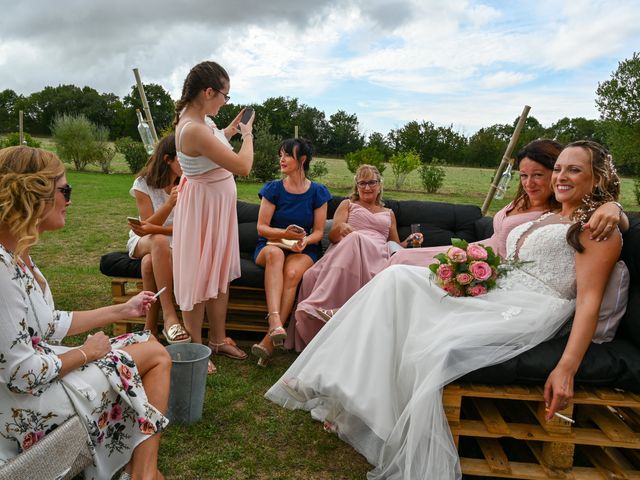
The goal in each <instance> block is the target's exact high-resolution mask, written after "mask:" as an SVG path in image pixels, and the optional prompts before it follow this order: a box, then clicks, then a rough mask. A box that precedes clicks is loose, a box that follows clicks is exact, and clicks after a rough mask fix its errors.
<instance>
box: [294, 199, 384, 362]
mask: <svg viewBox="0 0 640 480" xmlns="http://www.w3.org/2000/svg"><path fill="white" fill-rule="evenodd" d="M348 222H349V225H351V226H352V227H353V229H354V230H355V231H354V232H352V233H350V234H349V235H347V236H346V237H344V238H343V239H342V240H340V242H338V243H336V244H333V245H331V247H329V249H328V250H327V253H326V254H325V255H324V256H323V257H322V258H321V259H320V260H319V261H318V262H317V263H316V264H315V265H314V266H313V267H311V268H310V269H309V270H307V271H306V272H305V273H304V276H303V277H302V282H301V284H300V291H299V293H298V306H297V309H296V311H295V318H294V319H293V321H291V322H290V324H289V332H292V331H293V335H289V336H288V337H287V343H286V344H285V347H286V348H295V349H296V351H298V352H301V351H302V350H303V349H304V348H305V347H306V346H307V344H308V343H309V342H310V341H311V340H312V339H313V337H314V336H315V335H316V333H318V332H319V331H320V329H321V328H322V327H323V326H324V324H325V321H324V320H323V319H322V318H320V317H319V316H318V313H317V312H316V308H317V307H321V308H339V307H341V306H342V305H343V304H344V303H346V301H347V300H349V298H351V296H352V295H353V294H354V293H356V292H357V291H358V290H360V288H362V287H363V286H364V285H365V284H366V283H367V282H368V281H369V280H371V279H372V278H373V276H374V275H375V274H376V273H378V272H379V271H380V270H381V269H382V268H383V267H384V265H385V264H386V261H387V259H388V258H389V251H388V248H387V241H388V239H389V230H390V228H391V212H390V210H385V211H384V212H378V213H372V212H370V211H369V210H367V209H366V208H364V207H362V206H360V205H358V204H356V203H350V204H349V217H348Z"/></svg>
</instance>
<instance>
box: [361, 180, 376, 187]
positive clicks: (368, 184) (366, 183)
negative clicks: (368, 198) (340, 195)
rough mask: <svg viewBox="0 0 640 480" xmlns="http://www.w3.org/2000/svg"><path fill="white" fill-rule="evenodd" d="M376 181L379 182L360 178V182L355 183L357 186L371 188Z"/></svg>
mask: <svg viewBox="0 0 640 480" xmlns="http://www.w3.org/2000/svg"><path fill="white" fill-rule="evenodd" d="M378 183H380V181H379V180H362V181H360V182H356V185H358V187H360V188H365V187H369V188H373V187H375V186H376V185H378Z"/></svg>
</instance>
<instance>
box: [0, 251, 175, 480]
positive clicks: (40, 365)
mask: <svg viewBox="0 0 640 480" xmlns="http://www.w3.org/2000/svg"><path fill="white" fill-rule="evenodd" d="M33 270H34V271H35V273H36V276H37V277H38V280H39V281H37V280H36V278H34V276H33V275H32V273H31V271H30V270H29V269H27V268H25V267H24V266H21V264H20V263H17V262H16V261H15V260H14V257H13V255H12V254H11V253H10V252H9V251H7V250H6V249H5V248H4V247H3V246H2V245H0V331H1V334H0V383H1V385H0V463H2V462H5V461H7V460H9V459H11V458H12V457H14V456H16V455H17V454H19V453H20V452H22V451H24V450H27V449H29V448H30V447H32V446H33V445H34V444H35V443H36V442H38V441H39V440H40V439H42V437H43V436H45V435H47V433H49V432H51V431H52V430H54V429H55V428H56V427H57V426H58V425H60V424H62V423H63V422H64V421H65V420H67V419H68V418H69V417H71V416H72V415H75V414H77V415H78V416H79V417H80V418H81V419H82V420H83V421H84V424H85V426H86V428H87V433H88V437H87V439H88V441H89V440H90V442H91V445H90V446H91V450H92V453H93V465H91V466H89V467H88V468H87V469H86V470H85V472H84V474H85V478H86V479H109V478H111V477H112V476H113V474H114V473H115V472H116V471H117V470H119V469H120V468H122V467H123V466H124V465H125V464H126V463H127V462H128V461H129V459H130V457H131V454H132V452H133V449H134V448H135V447H136V445H138V444H139V443H140V442H142V441H144V440H145V439H147V438H149V437H150V436H151V435H153V434H155V433H158V432H160V431H161V430H162V429H164V427H165V426H166V425H167V423H168V420H167V419H166V418H165V417H164V416H163V415H162V414H161V413H160V412H159V411H158V410H156V408H155V407H153V406H152V405H151V404H150V403H149V402H148V400H147V396H146V394H145V391H144V388H143V385H142V379H141V377H140V374H139V373H138V370H137V367H136V365H135V363H134V361H133V359H132V358H131V356H130V355H129V354H127V353H126V352H124V351H123V350H120V349H121V348H122V347H124V346H126V345H131V344H133V343H140V342H145V341H147V340H148V338H149V334H148V332H143V333H132V334H126V335H121V336H119V337H117V338H113V339H111V344H112V347H113V350H112V351H111V352H110V353H109V354H107V355H106V356H105V357H103V358H101V359H99V360H97V361H95V362H91V363H89V364H87V365H85V366H83V367H81V368H79V369H76V370H73V371H72V372H69V373H68V374H67V375H65V376H64V377H63V378H62V379H61V378H59V377H58V374H59V371H60V368H61V366H62V362H61V361H60V358H59V357H58V355H60V354H62V353H64V352H66V351H68V350H70V348H68V347H64V346H61V345H58V344H57V343H58V342H59V341H60V340H62V339H63V338H64V337H65V335H66V334H67V331H68V330H69V326H70V325H71V318H72V313H71V312H63V311H58V310H55V308H54V304H53V298H52V296H51V291H50V289H49V286H48V285H47V283H46V280H44V277H42V274H41V273H40V271H39V270H38V269H37V268H36V267H35V266H34V267H33Z"/></svg>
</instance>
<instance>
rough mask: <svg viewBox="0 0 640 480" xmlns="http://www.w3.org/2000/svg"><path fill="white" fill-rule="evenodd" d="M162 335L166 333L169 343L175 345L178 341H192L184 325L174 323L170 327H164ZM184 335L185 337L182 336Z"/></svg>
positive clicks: (165, 336)
mask: <svg viewBox="0 0 640 480" xmlns="http://www.w3.org/2000/svg"><path fill="white" fill-rule="evenodd" d="M162 335H164V338H165V340H166V341H167V343H169V344H171V345H174V344H176V343H190V342H191V336H190V335H189V332H187V331H186V330H185V329H184V327H183V326H182V325H180V324H179V323H174V324H173V325H171V326H170V327H169V328H163V329H162ZM180 337H183V338H180Z"/></svg>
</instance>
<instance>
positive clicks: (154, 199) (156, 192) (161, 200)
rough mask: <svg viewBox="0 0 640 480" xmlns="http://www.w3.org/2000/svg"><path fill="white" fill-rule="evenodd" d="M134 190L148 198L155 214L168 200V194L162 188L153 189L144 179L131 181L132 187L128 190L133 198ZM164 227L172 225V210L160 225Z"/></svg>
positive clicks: (139, 178)
mask: <svg viewBox="0 0 640 480" xmlns="http://www.w3.org/2000/svg"><path fill="white" fill-rule="evenodd" d="M136 190H137V191H139V192H142V193H144V194H146V195H148V196H149V198H150V199H151V203H152V205H153V211H154V212H157V211H158V209H160V207H162V205H164V204H165V203H166V202H167V200H169V194H168V193H167V192H165V191H164V188H153V187H150V186H149V185H147V180H146V179H145V178H144V177H138V178H136V179H135V180H134V181H133V186H132V187H131V190H129V195H131V196H132V197H134V198H135V196H136V193H135V192H136ZM162 225H163V226H164V227H168V226H170V225H173V210H171V213H170V214H169V216H168V217H167V219H166V220H165V221H164V223H163V224H162Z"/></svg>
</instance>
